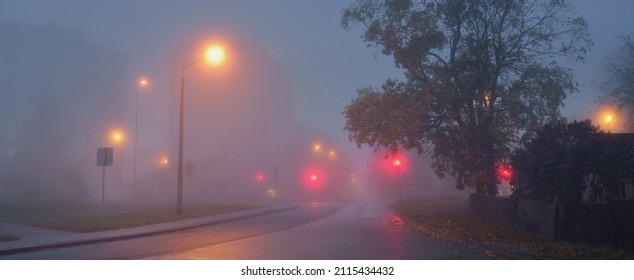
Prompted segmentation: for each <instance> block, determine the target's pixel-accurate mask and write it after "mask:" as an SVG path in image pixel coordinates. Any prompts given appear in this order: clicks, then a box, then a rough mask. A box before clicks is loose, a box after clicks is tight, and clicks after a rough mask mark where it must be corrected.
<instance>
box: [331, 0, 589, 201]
mask: <svg viewBox="0 0 634 280" xmlns="http://www.w3.org/2000/svg"><path fill="white" fill-rule="evenodd" d="M358 23H360V24H362V25H363V26H364V28H365V31H364V34H363V36H362V38H363V40H365V41H366V42H368V45H369V46H374V47H377V48H379V49H380V50H381V52H382V53H383V54H385V55H390V56H393V58H394V62H395V65H396V67H399V68H402V69H403V70H404V73H405V81H395V80H388V81H386V82H385V84H384V85H383V86H382V88H381V89H375V88H363V89H361V90H359V96H358V97H357V98H356V99H354V100H353V101H352V103H351V104H349V105H348V106H347V107H346V109H345V111H344V114H345V116H346V118H347V121H346V125H345V127H344V128H345V129H346V130H348V131H349V133H350V135H349V138H350V140H352V141H355V142H356V143H357V144H358V145H362V144H368V145H369V146H372V147H374V148H375V149H380V148H381V147H388V148H390V149H392V150H397V149H414V148H415V149H417V150H418V152H419V153H420V154H426V153H429V154H431V156H432V159H433V168H434V170H435V171H436V173H437V174H438V175H439V176H440V177H444V176H445V175H446V174H449V175H452V176H453V177H455V178H456V180H457V188H458V189H464V187H465V186H475V187H476V191H477V192H478V193H482V194H489V195H495V194H497V181H498V180H497V177H496V166H497V165H498V164H499V163H500V161H502V160H503V159H504V158H506V157H507V156H508V154H509V152H510V150H511V147H512V145H513V144H514V143H517V141H518V137H517V135H518V134H519V133H521V132H529V131H532V130H534V129H536V128H537V127H540V126H541V125H542V124H544V123H547V122H550V121H552V120H556V119H558V118H559V116H560V114H559V108H560V106H561V105H562V104H563V100H564V98H565V97H566V95H567V94H570V93H572V92H573V91H575V89H576V85H575V83H574V82H573V79H572V74H571V71H570V70H569V69H565V68H563V67H562V66H561V65H560V64H559V63H558V61H559V60H561V58H562V57H566V58H572V59H583V56H584V54H585V53H586V51H587V47H588V46H589V45H590V44H591V43H590V40H589V37H588V34H587V25H586V22H585V21H584V19H583V18H579V17H573V16H572V12H571V7H570V6H569V5H568V4H567V3H566V1H552V0H532V1H530V0H527V1H519V0H470V1H467V0H453V1H451V0H447V1H440V0H438V1H425V0H421V1H413V0H358V1H356V2H355V3H354V4H352V5H351V6H350V7H348V8H347V9H345V10H344V11H343V15H342V25H343V27H344V28H346V29H350V28H351V27H352V26H353V25H355V24H358Z"/></svg>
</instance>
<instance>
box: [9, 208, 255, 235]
mask: <svg viewBox="0 0 634 280" xmlns="http://www.w3.org/2000/svg"><path fill="white" fill-rule="evenodd" d="M260 207H263V206H260V205H251V204H188V205H185V206H184V209H183V215H181V216H179V215H176V209H175V208H176V207H175V205H174V204H165V203H124V202H122V203H106V205H105V207H104V208H103V216H104V221H103V225H101V211H102V208H101V204H100V203H96V204H95V203H80V202H72V203H71V202H63V203H62V202H56V203H52V202H46V203H42V202H38V203H20V204H17V203H3V204H2V205H0V221H2V222H7V223H14V224H22V225H29V226H35V227H43V228H49V229H54V230H61V231H70V232H94V231H102V230H112V229H120V228H127V227H134V226H142V225H149V224H156V223H163V222H170V221H176V220H181V219H189V218H196V217H203V216H211V215H218V214H223V213H229V212H235V211H242V210H251V209H256V208H260ZM0 240H1V239H0Z"/></svg>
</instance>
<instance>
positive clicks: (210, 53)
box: [176, 45, 225, 215]
mask: <svg viewBox="0 0 634 280" xmlns="http://www.w3.org/2000/svg"><path fill="white" fill-rule="evenodd" d="M203 60H207V61H208V62H209V63H210V64H212V65H220V64H221V63H222V62H223V61H224V60H225V50H224V49H223V48H222V47H221V46H219V45H213V46H211V47H210V48H209V49H208V50H207V52H206V54H205V57H204V58H201V59H199V60H196V61H194V62H192V63H190V64H187V65H185V66H183V67H182V69H181V84H180V101H179V103H180V105H179V109H178V111H179V113H178V167H177V168H178V175H177V179H176V180H177V182H176V214H177V215H182V214H183V123H184V115H185V69H187V68H189V67H190V66H193V65H196V64H198V63H199V62H201V61H203Z"/></svg>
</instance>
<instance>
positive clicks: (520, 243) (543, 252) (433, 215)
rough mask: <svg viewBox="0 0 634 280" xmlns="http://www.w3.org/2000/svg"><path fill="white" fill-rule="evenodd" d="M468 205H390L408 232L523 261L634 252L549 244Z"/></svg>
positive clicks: (453, 202)
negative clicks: (473, 213)
mask: <svg viewBox="0 0 634 280" xmlns="http://www.w3.org/2000/svg"><path fill="white" fill-rule="evenodd" d="M468 205H469V201H468V199H464V200H411V201H401V202H396V203H394V204H392V205H391V207H392V208H393V209H394V211H395V212H396V213H397V214H398V215H399V216H400V217H401V218H402V219H403V221H404V222H405V223H406V224H407V225H408V226H409V227H411V228H412V229H414V230H416V231H418V232H421V233H423V234H427V235H430V236H433V237H436V238H443V239H447V240H452V241H455V242H460V243H462V244H464V245H466V246H471V247H474V246H475V247H488V248H504V249H502V250H508V252H511V253H512V255H513V256H514V257H516V258H525V259H634V252H631V251H627V250H619V249H614V248H610V247H606V246H595V245H587V244H571V243H567V242H556V241H550V240H547V239H545V238H542V237H539V236H536V235H533V234H529V233H526V232H523V231H519V230H516V229H514V228H511V227H505V226H500V225H495V224H491V223H487V222H484V221H481V220H479V219H477V218H475V217H473V216H471V215H470V214H469V210H468Z"/></svg>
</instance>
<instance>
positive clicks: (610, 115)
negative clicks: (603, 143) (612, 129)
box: [603, 113, 614, 126]
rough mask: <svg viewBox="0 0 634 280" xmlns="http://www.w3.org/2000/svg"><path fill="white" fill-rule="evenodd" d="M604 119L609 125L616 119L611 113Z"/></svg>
mask: <svg viewBox="0 0 634 280" xmlns="http://www.w3.org/2000/svg"><path fill="white" fill-rule="evenodd" d="M603 120H604V121H605V123H606V124H607V125H608V126H609V125H610V123H612V121H614V116H613V115H612V114H610V113H608V114H606V115H605V117H604V118H603Z"/></svg>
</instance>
